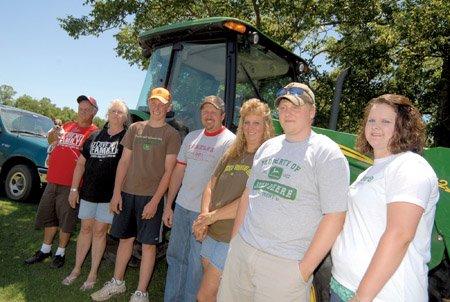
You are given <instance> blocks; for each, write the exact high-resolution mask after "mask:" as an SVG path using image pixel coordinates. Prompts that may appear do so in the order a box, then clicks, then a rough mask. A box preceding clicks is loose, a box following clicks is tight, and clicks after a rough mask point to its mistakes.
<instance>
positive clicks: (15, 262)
mask: <svg viewBox="0 0 450 302" xmlns="http://www.w3.org/2000/svg"><path fill="white" fill-rule="evenodd" d="M36 210H37V204H24V203H14V202H10V201H8V200H5V199H4V198H0V301H17V302H19V301H33V302H34V301H46V302H51V301H91V299H90V297H89V295H90V294H91V293H92V292H93V291H95V290H98V289H100V288H101V287H102V285H103V283H104V282H106V281H107V280H109V279H110V278H111V277H112V275H113V272H114V264H113V263H111V262H109V261H107V260H104V261H102V263H101V265H100V269H99V273H98V281H97V284H96V286H95V288H94V289H93V290H91V291H88V292H82V291H80V290H79V287H80V286H81V285H82V283H83V281H84V280H85V279H86V277H87V274H88V271H89V268H90V254H89V255H88V257H87V259H86V261H85V263H84V266H83V272H82V275H81V276H80V277H78V279H77V280H76V281H75V283H74V284H73V285H71V286H64V285H62V284H61V281H62V280H63V279H64V277H65V276H66V275H68V274H69V273H70V271H71V269H72V267H73V265H74V261H75V244H76V243H75V239H76V235H77V234H74V236H72V239H71V242H70V244H69V246H68V248H67V250H66V264H65V265H64V266H63V267H62V268H60V269H56V270H55V269H51V268H50V267H49V265H50V259H46V260H45V261H44V262H43V263H37V264H34V265H31V266H26V265H25V264H24V259H26V258H27V257H29V256H31V255H33V254H34V252H35V251H37V250H38V249H39V248H40V246H41V244H42V234H43V233H42V231H41V230H35V229H34V216H35V213H36ZM56 244H57V238H56V240H55V244H54V245H53V252H54V251H55V250H56V248H55V246H56ZM166 269H167V268H166V263H165V258H163V259H162V260H159V261H158V262H157V263H156V267H155V271H154V274H153V278H152V281H151V282H150V286H149V289H148V291H149V299H150V301H163V297H164V283H165V277H166ZM138 274H139V270H138V269H135V268H128V269H127V272H126V275H125V280H126V282H127V292H126V293H124V294H122V295H120V296H119V297H117V298H115V299H113V301H129V299H130V295H131V294H132V293H133V291H134V290H135V289H136V287H137V283H138V277H139V276H138Z"/></svg>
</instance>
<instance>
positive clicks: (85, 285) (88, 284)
mask: <svg viewBox="0 0 450 302" xmlns="http://www.w3.org/2000/svg"><path fill="white" fill-rule="evenodd" d="M96 282H97V280H94V281H85V282H84V283H83V285H81V287H80V290H81V291H87V290H90V289H93V288H94V286H95V283H96Z"/></svg>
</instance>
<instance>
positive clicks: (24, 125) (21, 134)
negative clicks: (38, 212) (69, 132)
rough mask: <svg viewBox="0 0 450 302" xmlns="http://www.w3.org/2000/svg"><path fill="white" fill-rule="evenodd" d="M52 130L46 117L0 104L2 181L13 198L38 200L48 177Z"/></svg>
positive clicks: (0, 167) (9, 196)
mask: <svg viewBox="0 0 450 302" xmlns="http://www.w3.org/2000/svg"><path fill="white" fill-rule="evenodd" d="M52 127H53V122H52V120H51V119H50V118H48V117H46V116H43V115H40V114H37V113H34V112H30V111H26V110H22V109H19V108H14V107H9V106H5V105H0V181H1V183H4V188H5V193H6V196H7V197H8V198H9V199H11V200H14V201H32V200H33V199H36V198H38V196H39V190H40V189H41V188H42V185H43V184H44V183H45V176H46V174H47V167H46V164H45V161H46V157H47V148H48V143H47V132H48V131H49V130H50V129H51V128H52ZM36 201H37V200H36Z"/></svg>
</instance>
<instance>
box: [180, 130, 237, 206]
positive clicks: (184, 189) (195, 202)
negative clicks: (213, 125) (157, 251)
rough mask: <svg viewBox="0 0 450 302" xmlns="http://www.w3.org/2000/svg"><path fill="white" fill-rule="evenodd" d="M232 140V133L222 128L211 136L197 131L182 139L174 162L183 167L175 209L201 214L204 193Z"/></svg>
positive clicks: (202, 131)
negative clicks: (184, 166) (180, 207)
mask: <svg viewBox="0 0 450 302" xmlns="http://www.w3.org/2000/svg"><path fill="white" fill-rule="evenodd" d="M234 137H235V135H234V134H233V132H231V131H230V130H228V129H226V128H225V127H223V128H222V130H221V131H219V132H217V133H213V134H209V133H206V132H205V130H204V129H202V130H196V131H192V132H190V133H189V134H188V135H187V136H186V137H185V139H184V141H183V144H182V145H181V149H180V152H179V153H178V156H177V162H178V163H179V164H182V165H186V169H185V171H184V177H183V182H182V185H181V188H180V192H179V193H178V196H177V200H176V203H177V205H179V206H182V207H183V208H185V209H187V210H189V211H194V212H200V206H201V203H202V193H203V190H204V189H205V186H206V184H207V183H208V181H209V179H210V178H211V175H212V174H213V172H214V169H215V167H216V165H217V163H218V162H219V160H220V158H222V155H223V153H224V152H225V150H226V149H227V148H228V147H229V146H230V145H231V143H232V142H233V140H234Z"/></svg>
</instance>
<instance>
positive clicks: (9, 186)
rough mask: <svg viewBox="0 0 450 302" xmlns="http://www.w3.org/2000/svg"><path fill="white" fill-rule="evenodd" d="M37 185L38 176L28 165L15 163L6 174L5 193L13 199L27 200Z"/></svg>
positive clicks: (35, 190) (36, 189)
mask: <svg viewBox="0 0 450 302" xmlns="http://www.w3.org/2000/svg"><path fill="white" fill-rule="evenodd" d="M39 185H40V182H39V177H38V176H37V175H36V173H35V172H34V171H33V170H32V169H31V168H30V167H29V166H27V165H16V166H13V167H12V168H11V169H10V170H9V171H8V174H7V175H6V180H5V194H6V196H7V197H8V198H9V199H11V200H13V201H20V202H24V201H28V200H29V199H30V197H32V196H34V193H35V192H37V191H38V188H39Z"/></svg>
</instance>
